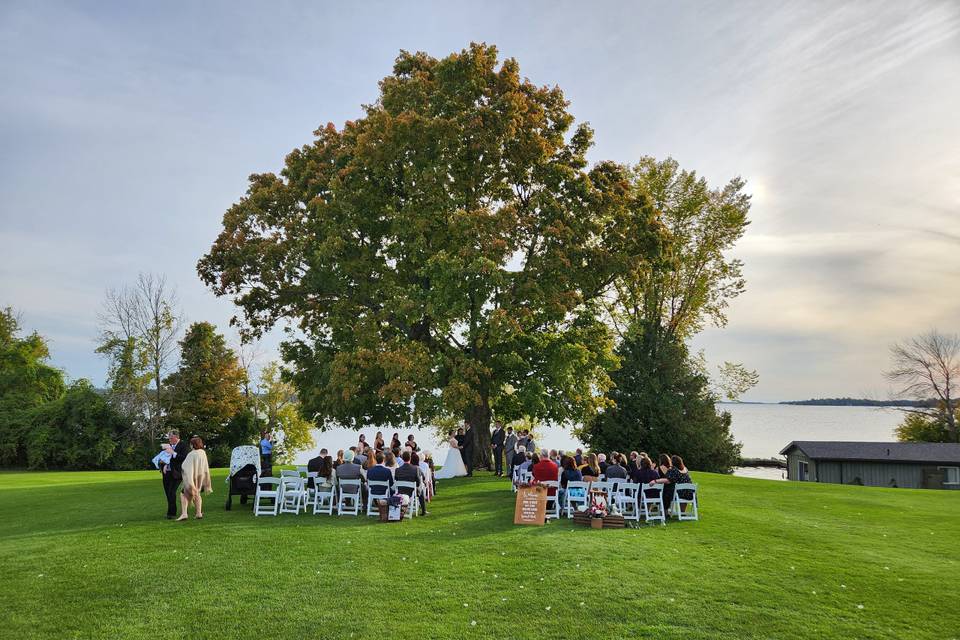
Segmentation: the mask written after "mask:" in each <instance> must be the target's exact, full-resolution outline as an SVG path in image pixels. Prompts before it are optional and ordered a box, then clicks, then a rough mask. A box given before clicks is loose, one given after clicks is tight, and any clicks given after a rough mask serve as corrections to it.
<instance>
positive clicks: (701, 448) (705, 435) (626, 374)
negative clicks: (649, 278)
mask: <svg viewBox="0 0 960 640" xmlns="http://www.w3.org/2000/svg"><path fill="white" fill-rule="evenodd" d="M617 355H619V356H620V358H621V362H622V364H621V367H620V369H618V370H617V371H615V372H613V374H612V377H613V382H614V384H615V385H616V386H615V387H614V388H613V390H612V391H611V392H610V398H611V400H613V401H614V402H615V403H616V406H615V407H614V408H612V409H609V410H607V411H605V412H604V413H603V414H601V415H600V416H598V417H597V419H595V420H593V421H591V422H590V423H588V424H587V425H585V427H584V428H583V429H582V430H580V432H579V433H578V435H579V436H580V437H581V438H582V439H583V441H584V442H585V443H586V444H587V445H588V446H589V447H590V448H591V449H595V450H598V451H610V450H618V451H623V450H625V449H627V450H630V449H635V450H637V451H646V452H647V453H649V454H651V455H654V454H661V453H667V454H679V455H681V456H682V457H683V459H684V461H685V462H686V464H687V466H688V467H690V468H691V469H698V470H703V471H720V472H726V471H729V470H730V468H731V467H733V466H734V465H736V464H737V462H738V461H739V459H740V444H738V443H736V442H734V440H733V436H732V434H731V433H730V414H729V413H726V412H724V413H720V414H718V413H717V411H716V408H715V403H716V401H717V397H716V396H715V395H714V394H713V393H712V392H711V390H710V381H709V380H708V379H707V377H706V376H705V375H704V374H703V373H702V372H701V371H699V370H698V369H697V367H695V366H694V365H693V364H692V362H691V359H690V358H689V354H688V353H687V347H686V346H685V345H684V344H683V343H682V342H680V341H678V340H672V341H667V342H664V341H662V340H660V339H658V338H657V337H656V336H655V335H654V334H652V333H650V332H644V331H642V329H640V328H637V329H636V330H634V331H631V332H630V333H629V334H628V335H627V336H626V337H625V338H624V340H623V341H622V342H621V343H620V345H619V348H618V350H617Z"/></svg>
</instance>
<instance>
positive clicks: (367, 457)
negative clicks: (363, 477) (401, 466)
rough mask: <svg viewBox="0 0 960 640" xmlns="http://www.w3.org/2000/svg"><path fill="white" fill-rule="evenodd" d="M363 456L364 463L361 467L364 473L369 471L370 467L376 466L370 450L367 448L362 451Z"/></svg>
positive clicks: (372, 452)
mask: <svg viewBox="0 0 960 640" xmlns="http://www.w3.org/2000/svg"><path fill="white" fill-rule="evenodd" d="M363 455H364V461H363V463H362V466H363V469H364V470H365V471H369V470H370V468H371V467H374V466H376V465H377V456H376V454H375V453H374V451H373V449H372V448H370V447H367V448H366V449H365V450H364V452H363Z"/></svg>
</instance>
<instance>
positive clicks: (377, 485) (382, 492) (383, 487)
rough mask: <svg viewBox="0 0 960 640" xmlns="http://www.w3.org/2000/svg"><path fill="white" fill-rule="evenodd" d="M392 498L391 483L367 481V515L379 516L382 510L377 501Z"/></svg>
mask: <svg viewBox="0 0 960 640" xmlns="http://www.w3.org/2000/svg"><path fill="white" fill-rule="evenodd" d="M389 498H390V483H389V482H387V481H386V480H367V515H368V516H379V515H380V509H379V508H378V507H377V505H376V501H377V500H388V499H389Z"/></svg>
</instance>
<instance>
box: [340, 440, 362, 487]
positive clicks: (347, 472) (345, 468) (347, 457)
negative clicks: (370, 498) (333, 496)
mask: <svg viewBox="0 0 960 640" xmlns="http://www.w3.org/2000/svg"><path fill="white" fill-rule="evenodd" d="M360 471H361V468H360V465H358V464H357V463H355V462H354V461H353V451H347V452H346V453H345V454H343V462H342V463H341V464H340V466H338V467H337V478H338V479H339V480H340V481H343V480H360V485H361V486H360V493H361V496H365V495H366V493H365V492H364V491H363V476H362V475H361V473H360ZM356 492H357V489H354V488H348V489H347V490H346V492H345V493H356Z"/></svg>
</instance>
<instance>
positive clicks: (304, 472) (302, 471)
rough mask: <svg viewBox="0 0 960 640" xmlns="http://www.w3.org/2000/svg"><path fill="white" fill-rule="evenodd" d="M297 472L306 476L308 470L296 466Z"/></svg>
mask: <svg viewBox="0 0 960 640" xmlns="http://www.w3.org/2000/svg"><path fill="white" fill-rule="evenodd" d="M297 473H299V474H300V475H301V476H304V477H306V476H307V473H309V472H308V471H307V468H306V467H297Z"/></svg>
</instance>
